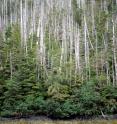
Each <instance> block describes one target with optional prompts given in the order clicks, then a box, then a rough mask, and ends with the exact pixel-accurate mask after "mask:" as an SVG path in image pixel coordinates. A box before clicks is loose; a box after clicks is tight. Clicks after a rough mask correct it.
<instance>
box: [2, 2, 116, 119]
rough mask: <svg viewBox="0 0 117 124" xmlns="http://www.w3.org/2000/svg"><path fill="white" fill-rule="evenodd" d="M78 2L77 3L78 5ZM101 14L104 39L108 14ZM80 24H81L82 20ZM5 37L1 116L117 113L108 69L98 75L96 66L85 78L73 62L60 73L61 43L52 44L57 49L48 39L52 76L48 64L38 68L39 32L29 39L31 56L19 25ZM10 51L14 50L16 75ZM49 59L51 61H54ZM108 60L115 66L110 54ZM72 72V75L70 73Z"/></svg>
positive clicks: (62, 115) (114, 92) (67, 64)
mask: <svg viewBox="0 0 117 124" xmlns="http://www.w3.org/2000/svg"><path fill="white" fill-rule="evenodd" d="M75 4H76V3H74V5H73V6H74V7H76V8H77V6H76V5H75ZM101 14H102V15H104V17H103V18H101V20H102V21H101V22H102V23H100V21H99V20H97V22H98V24H97V25H98V26H99V25H100V26H99V27H97V30H98V32H100V33H99V34H98V38H99V39H100V40H101V39H102V32H103V31H102V30H101V26H103V25H104V23H105V21H106V16H107V15H105V13H103V12H102V13H101ZM102 15H101V16H102ZM103 21H104V23H103ZM78 23H79V25H80V23H81V22H78ZM5 36H6V37H5V42H3V41H2V40H1V41H0V43H1V44H0V45H1V46H0V47H1V49H0V57H1V58H2V60H1V59H0V115H1V116H6V117H8V116H16V117H20V116H28V115H46V116H49V117H54V118H70V117H75V116H93V115H100V114H101V111H103V112H104V113H105V114H114V113H117V86H111V85H110V86H109V85H107V84H106V78H107V77H106V76H105V72H103V73H99V75H98V76H96V72H95V69H94V68H93V67H92V68H91V79H90V80H89V81H85V80H82V78H81V77H80V75H75V72H74V69H71V67H74V65H73V64H72V63H70V62H68V63H66V64H63V65H62V69H61V72H60V71H59V68H58V65H59V63H60V60H59V58H60V48H59V45H58V44H56V42H55V44H52V45H53V46H51V47H53V49H49V44H47V43H48V42H47V43H46V49H49V52H50V53H51V54H52V55H53V56H52V55H50V56H52V57H53V60H54V61H55V62H53V63H54V65H53V66H50V67H48V75H46V74H45V69H44V67H42V66H40V65H38V67H37V64H36V63H37V58H36V40H37V38H36V36H35V35H34V36H31V37H30V38H29V39H28V50H27V55H24V53H23V52H22V50H21V49H22V48H21V46H20V31H19V28H18V26H17V25H15V26H13V27H12V28H11V27H8V29H7V30H6V34H5ZM32 39H33V43H32ZM46 40H48V39H46ZM53 41H54V40H52V42H53ZM100 42H101V41H100ZM31 43H32V48H31ZM100 44H101V43H100ZM9 52H11V53H12V68H13V70H12V71H13V75H12V78H11V72H10V71H11V70H10V55H9ZM2 53H3V54H2ZM91 57H92V56H91ZM50 58H51V57H50ZM46 59H47V58H46ZM91 59H92V58H91ZM47 61H48V63H49V61H51V60H49V59H48V60H47ZM108 62H109V66H110V68H112V67H111V66H112V56H111V55H110V54H109V57H108ZM66 69H67V70H66ZM70 69H71V70H70ZM111 70H112V69H111ZM70 71H71V74H72V76H71V77H70V74H68V73H67V72H70ZM86 71H87V70H85V72H86ZM38 73H39V74H40V75H39V76H38V75H37V74H38ZM45 75H46V76H45ZM66 75H67V76H66Z"/></svg>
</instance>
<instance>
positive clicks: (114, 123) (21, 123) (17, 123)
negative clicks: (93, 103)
mask: <svg viewBox="0 0 117 124" xmlns="http://www.w3.org/2000/svg"><path fill="white" fill-rule="evenodd" d="M0 124H117V120H101V121H99V120H93V121H75V120H74V121H29V120H28V121H26V120H14V121H0Z"/></svg>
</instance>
